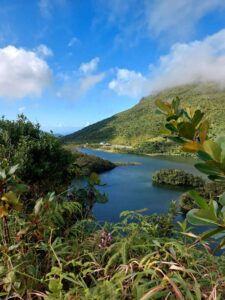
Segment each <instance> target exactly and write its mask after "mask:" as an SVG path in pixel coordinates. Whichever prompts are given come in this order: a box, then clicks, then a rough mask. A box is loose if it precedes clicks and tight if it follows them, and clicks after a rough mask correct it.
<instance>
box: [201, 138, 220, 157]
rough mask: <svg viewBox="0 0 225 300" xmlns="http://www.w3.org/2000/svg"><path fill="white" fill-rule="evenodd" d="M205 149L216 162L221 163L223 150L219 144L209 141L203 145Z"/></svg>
mask: <svg viewBox="0 0 225 300" xmlns="http://www.w3.org/2000/svg"><path fill="white" fill-rule="evenodd" d="M203 149H204V151H205V152H206V153H208V154H209V155H210V156H211V157H212V158H213V159H214V160H215V161H217V162H220V159H221V152H222V149H221V147H220V145H219V144H217V143H215V142H213V141H211V140H207V141H205V142H204V143H203Z"/></svg>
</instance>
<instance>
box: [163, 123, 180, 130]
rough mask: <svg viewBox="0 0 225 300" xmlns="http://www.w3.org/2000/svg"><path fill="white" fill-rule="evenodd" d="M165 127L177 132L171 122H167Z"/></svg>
mask: <svg viewBox="0 0 225 300" xmlns="http://www.w3.org/2000/svg"><path fill="white" fill-rule="evenodd" d="M165 127H166V128H167V129H168V130H170V131H171V132H178V130H177V128H176V127H175V126H174V125H173V124H171V123H167V124H166V125H165Z"/></svg>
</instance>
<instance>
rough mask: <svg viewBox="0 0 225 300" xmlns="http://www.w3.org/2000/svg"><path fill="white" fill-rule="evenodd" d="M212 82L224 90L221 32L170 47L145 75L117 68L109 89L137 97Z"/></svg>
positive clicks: (224, 35)
mask: <svg viewBox="0 0 225 300" xmlns="http://www.w3.org/2000/svg"><path fill="white" fill-rule="evenodd" d="M201 82H215V83H217V84H219V85H220V86H221V87H225V29H224V30H221V31H219V32H217V33H216V34H214V35H211V36H208V37H206V38H205V39H203V40H202V41H193V42H190V43H177V44H174V45H173V46H172V47H171V49H170V52H169V53H168V54H167V55H164V56H161V57H160V59H159V61H158V63H156V64H155V65H152V64H151V65H150V70H149V73H148V74H147V75H143V74H141V73H139V72H136V71H131V70H126V69H118V70H117V74H116V78H115V79H113V80H112V81H111V82H110V83H109V88H110V89H111V90H114V91H115V92H116V93H117V94H118V95H127V96H130V97H141V96H145V95H146V94H149V93H151V92H157V91H160V90H163V89H166V88H171V87H174V86H179V85H183V84H191V83H201Z"/></svg>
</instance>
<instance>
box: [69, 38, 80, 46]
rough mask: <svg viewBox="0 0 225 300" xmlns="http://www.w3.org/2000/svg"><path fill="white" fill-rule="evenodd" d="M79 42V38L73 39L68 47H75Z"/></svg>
mask: <svg viewBox="0 0 225 300" xmlns="http://www.w3.org/2000/svg"><path fill="white" fill-rule="evenodd" d="M78 42H79V39H78V38H77V37H75V36H74V37H72V38H71V39H70V41H69V43H68V47H72V46H74V45H75V44H77V43H78Z"/></svg>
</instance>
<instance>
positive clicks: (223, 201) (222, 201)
mask: <svg viewBox="0 0 225 300" xmlns="http://www.w3.org/2000/svg"><path fill="white" fill-rule="evenodd" d="M219 203H220V204H221V205H222V206H225V192H224V193H223V194H222V195H220V197H219Z"/></svg>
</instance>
